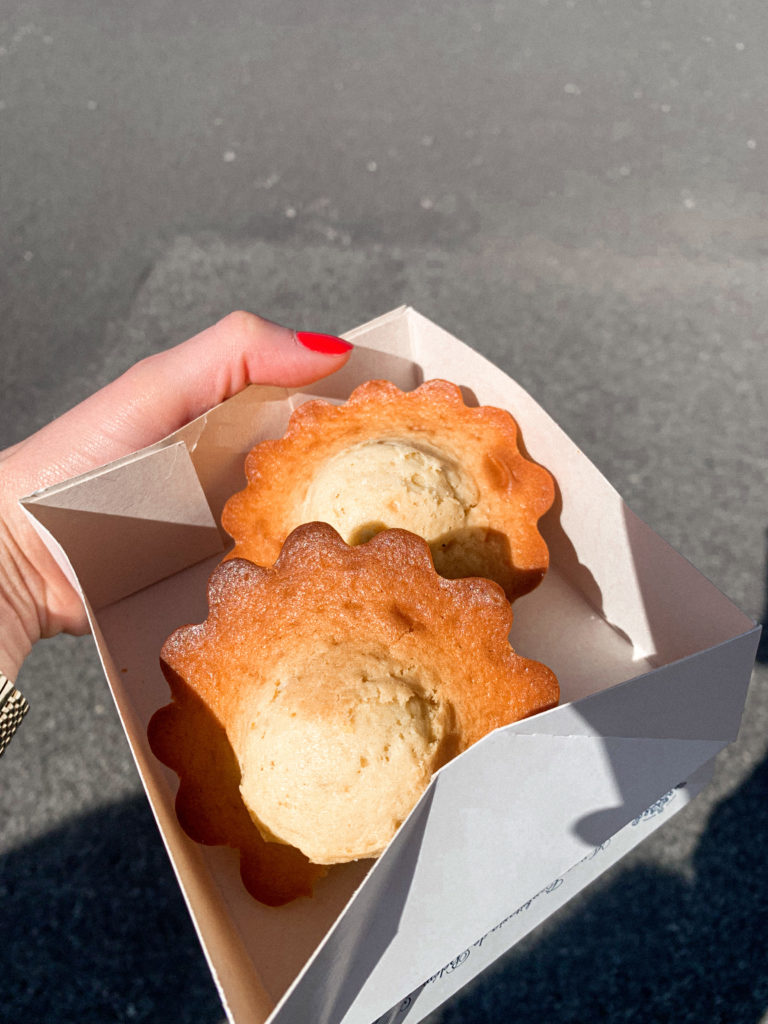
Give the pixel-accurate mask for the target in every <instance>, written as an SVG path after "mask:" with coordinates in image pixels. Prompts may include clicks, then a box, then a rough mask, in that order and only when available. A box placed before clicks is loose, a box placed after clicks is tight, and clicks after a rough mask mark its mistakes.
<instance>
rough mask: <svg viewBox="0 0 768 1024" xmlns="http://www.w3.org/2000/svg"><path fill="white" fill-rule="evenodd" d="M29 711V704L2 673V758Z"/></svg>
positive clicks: (0, 699) (0, 708) (0, 740)
mask: <svg viewBox="0 0 768 1024" xmlns="http://www.w3.org/2000/svg"><path fill="white" fill-rule="evenodd" d="M28 711H29V704H28V703H27V702H26V700H25V699H24V698H23V697H22V695H21V694H20V693H19V691H18V690H17V689H16V687H15V686H14V684H13V683H12V682H11V680H10V679H9V678H8V677H7V676H4V675H3V673H2V672H0V756H1V755H2V753H3V751H4V750H5V748H6V747H7V746H8V744H9V743H10V742H11V737H12V736H13V734H14V733H15V732H16V730H17V729H18V728H19V726H20V725H21V720H22V718H23V717H24V715H26V713H27V712H28Z"/></svg>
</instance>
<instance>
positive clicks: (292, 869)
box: [149, 523, 559, 903]
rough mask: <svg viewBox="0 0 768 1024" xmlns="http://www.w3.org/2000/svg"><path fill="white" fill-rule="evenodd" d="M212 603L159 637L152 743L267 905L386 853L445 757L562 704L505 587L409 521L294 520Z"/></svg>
mask: <svg viewBox="0 0 768 1024" xmlns="http://www.w3.org/2000/svg"><path fill="white" fill-rule="evenodd" d="M208 598H209V614H208V617H207V619H206V620H205V622H203V623H201V624H199V625H192V626H185V627H183V628H181V629H179V630H177V631H176V632H175V633H173V634H172V635H171V636H170V637H169V638H168V639H167V640H166V642H165V644H164V646H163V649H162V653H161V664H162V668H163V671H164V673H165V675H166V678H167V679H168V682H169V684H170V686H171V691H172V694H173V698H174V703H173V704H171V705H169V706H168V707H166V708H163V709H161V710H160V711H159V712H158V713H157V714H156V715H155V717H154V718H153V720H152V722H151V725H150V731H149V737H150V744H151V747H152V749H153V751H154V752H155V754H156V755H157V756H158V757H159V758H160V759H161V760H162V761H164V762H165V763H166V764H168V765H170V766H171V767H172V768H173V769H174V770H175V771H176V772H177V773H178V774H179V776H180V789H179V797H178V801H177V807H179V808H180V813H179V817H180V820H181V823H182V825H183V827H184V828H185V829H186V830H187V831H188V832H189V833H190V834H191V835H192V836H193V837H194V838H196V839H199V840H200V841H202V842H215V843H226V844H229V845H231V846H236V847H239V848H240V849H241V851H242V854H243V856H242V861H241V865H242V868H243V878H244V881H245V883H246V886H247V887H248V889H249V890H250V891H251V892H252V893H253V895H255V896H256V897H257V898H258V899H261V900H263V901H265V902H272V903H278V902H283V901H285V900H287V899H290V898H292V897H293V896H295V895H300V894H303V893H306V892H307V891H309V890H310V889H311V884H312V882H313V881H314V879H315V878H316V877H317V875H318V874H319V873H320V872H321V871H322V868H318V865H328V864H333V863H339V862H344V861H350V860H355V859H358V858H368V857H375V856H377V855H378V854H380V853H381V851H382V850H383V849H384V847H385V846H386V845H387V843H388V842H389V841H390V839H391V838H392V836H393V835H394V833H395V831H396V830H397V828H398V827H399V825H400V824H401V823H402V822H403V820H404V819H405V817H406V816H407V815H408V813H409V812H410V810H411V809H412V807H413V806H414V804H415V803H416V802H417V800H418V798H419V796H420V795H421V793H422V792H423V790H424V789H425V788H426V786H427V784H428V782H429V780H430V778H431V776H432V775H433V773H434V772H435V771H436V770H437V769H438V768H439V767H441V765H443V764H445V763H446V762H447V761H448V760H450V758H452V757H453V756H455V755H456V754H458V753H459V752H461V751H462V750H464V749H466V748H467V747H468V746H469V745H470V744H472V743H474V742H476V741H477V740H479V739H480V738H481V737H482V736H484V735H485V734H486V733H488V732H490V731H491V730H492V729H495V728H497V727H498V726H502V725H506V724H508V723H510V722H513V721H516V720H517V719H520V718H523V717H526V716H528V715H531V714H534V713H536V712H538V711H542V710H544V709H545V708H548V707H551V706H553V705H554V704H556V703H557V700H558V694H559V691H558V684H557V680H556V678H555V676H554V675H553V673H552V672H551V671H550V670H549V669H548V668H546V667H545V666H544V665H541V664H539V663H538V662H535V661H530V660H527V659H525V658H522V657H520V656H519V655H517V654H516V653H515V652H514V651H513V650H512V648H511V647H510V645H509V641H508V639H507V635H508V632H509V628H510V625H511V622H512V610H511V608H510V605H509V603H508V602H507V600H506V598H505V596H504V593H503V591H502V590H501V588H500V587H498V586H497V585H496V584H495V583H493V582H491V581H489V580H481V579H465V580H446V579H444V578H442V577H440V576H439V575H438V574H437V573H436V572H435V570H434V567H433V564H432V560H431V557H430V551H429V547H428V546H427V544H426V542H425V541H423V540H422V539H421V538H419V537H417V536H415V535H414V534H412V533H409V532H406V531H404V530H387V531H385V532H382V533H379V534H378V535H377V536H376V537H374V538H373V539H372V540H370V541H369V542H367V543H364V544H361V545H359V546H356V547H350V546H348V545H347V544H345V543H344V541H343V540H342V539H341V537H340V536H339V535H338V534H337V533H336V531H335V530H333V528H332V527H330V526H328V525H327V524H324V523H310V524H307V525H304V526H301V527H299V528H298V529H296V530H295V531H294V532H292V533H291V535H290V536H289V537H288V539H287V541H286V542H285V545H284V547H283V549H282V552H281V554H280V556H279V558H278V559H277V561H276V562H275V564H274V566H272V567H271V568H262V567H260V566H257V565H255V564H253V563H252V562H249V561H246V560H245V559H240V558H235V559H230V560H227V561H224V562H222V563H221V564H220V565H219V566H218V567H217V568H216V570H215V571H214V572H213V574H212V576H211V579H210V583H209V590H208ZM201 723H202V726H203V728H202V729H200V725H201ZM212 751H213V752H212ZM222 764H223V765H224V766H225V771H224V772H223V773H221V772H220V767H221V765H222ZM299 851H301V853H299ZM275 876H276V877H275ZM276 878H277V881H276Z"/></svg>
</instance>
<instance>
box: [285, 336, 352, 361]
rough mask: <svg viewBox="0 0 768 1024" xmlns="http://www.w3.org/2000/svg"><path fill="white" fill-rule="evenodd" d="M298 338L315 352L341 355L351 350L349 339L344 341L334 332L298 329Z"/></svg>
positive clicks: (305, 346)
mask: <svg viewBox="0 0 768 1024" xmlns="http://www.w3.org/2000/svg"><path fill="white" fill-rule="evenodd" d="M296 340H297V341H300V342H301V344H302V345H303V346H304V348H308V349H311V350H312V351H313V352H322V353H323V355H326V356H340V355H342V353H344V352H349V350H350V349H351V348H352V345H350V343H349V342H348V341H342V339H341V338H337V337H336V336H335V335H334V334H314V333H313V332H312V331H296Z"/></svg>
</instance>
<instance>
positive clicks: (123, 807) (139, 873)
mask: <svg viewBox="0 0 768 1024" xmlns="http://www.w3.org/2000/svg"><path fill="white" fill-rule="evenodd" d="M0 907H1V908H2V910H1V912H0V949H2V950H3V971H2V980H1V981H0V993H1V994H2V995H1V998H2V1013H0V1016H2V1019H3V1020H7V1021H45V1022H46V1024H64V1022H67V1024H75V1022H77V1024H91V1022H93V1024H112V1022H118V1021H120V1022H122V1021H131V1022H141V1021H152V1022H160V1021H169V1022H171V1021H172V1022H173V1024H187V1022H188V1024H193V1022H194V1024H214V1022H215V1024H218V1022H220V1021H222V1020H223V1019H224V1012H223V1010H222V1008H221V1004H220V1002H219V999H218V996H217V994H216V990H215V988H214V985H213V982H212V980H211V976H210V973H209V971H208V967H207V964H206V962H205V959H204V957H203V954H202V951H201V949H200V946H199V944H198V941H197V936H196V935H195V932H194V929H193V926H192V923H191V921H190V919H189V916H188V914H187V909H186V907H185V905H184V902H183V900H182V897H181V893H180V891H179V889H178V886H177V884H176V880H175V878H174V876H173V872H172V870H171V867H170V864H169V862H168V858H167V856H166V853H165V850H164V848H163V846H162V843H161V840H160V837H159V835H158V832H157V828H156V826H155V823H154V820H153V818H152V815H151V812H150V810H149V806H148V804H147V803H146V801H145V799H144V797H143V796H140V797H136V798H135V799H133V800H129V801H126V802H123V803H119V804H114V805H112V806H110V807H107V808H105V809H104V810H99V811H95V812H93V813H92V814H89V815H87V816H86V817H83V818H78V819H76V820H74V821H73V822H72V823H71V824H69V825H67V826H65V827H64V828H61V829H59V830H57V831H55V832H51V833H50V834H48V835H46V836H43V837H42V838H41V839H39V840H37V841H36V842H33V843H29V844H27V845H26V846H23V847H21V848H20V849H18V850H16V851H14V852H12V853H9V854H7V855H6V856H5V857H3V858H2V859H0Z"/></svg>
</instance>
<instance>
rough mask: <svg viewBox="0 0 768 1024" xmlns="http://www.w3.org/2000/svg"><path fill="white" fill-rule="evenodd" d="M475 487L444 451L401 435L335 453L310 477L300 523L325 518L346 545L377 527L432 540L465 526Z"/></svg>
mask: <svg viewBox="0 0 768 1024" xmlns="http://www.w3.org/2000/svg"><path fill="white" fill-rule="evenodd" d="M475 504H477V488H476V487H475V485H474V484H473V482H472V481H471V480H470V479H469V478H468V477H467V475H466V474H465V473H464V472H462V470H461V469H460V468H459V466H458V465H457V464H456V463H455V462H454V461H452V460H451V459H450V458H448V457H447V456H446V455H445V454H444V453H441V452H438V451H437V450H434V449H432V450H430V449H429V448H427V447H426V446H421V445H420V446H417V445H414V444H412V443H409V442H408V441H403V440H399V439H385V440H380V441H379V440H377V441H368V442H365V443H363V444H359V445H355V446H353V447H351V448H348V449H347V450H346V451H342V452H339V453H338V454H337V455H335V456H333V457H332V458H331V459H329V460H328V461H327V462H326V463H324V464H323V465H321V466H320V467H319V468H318V469H317V471H316V473H315V475H314V477H313V478H312V481H311V482H310V485H309V488H308V491H307V496H306V498H305V500H304V503H303V506H302V509H301V518H300V520H299V522H312V521H315V520H317V521H319V522H323V523H329V524H330V525H331V526H333V527H334V529H336V530H338V532H339V533H340V534H341V536H342V537H343V538H344V540H345V541H346V542H347V543H348V544H360V543H363V542H364V541H366V540H370V538H371V537H373V536H374V535H375V534H376V533H378V532H379V531H380V530H383V529H386V528H391V527H398V528H400V529H403V530H411V531H412V532H413V533H416V534H418V535H419V536H420V537H423V538H424V539H425V540H427V541H429V542H432V541H435V540H437V538H438V537H440V536H442V535H443V534H447V533H450V532H451V531H455V530H459V529H460V528H461V527H462V526H464V525H465V523H466V520H467V514H468V512H469V510H470V509H471V508H472V507H473V506H474V505H475Z"/></svg>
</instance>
